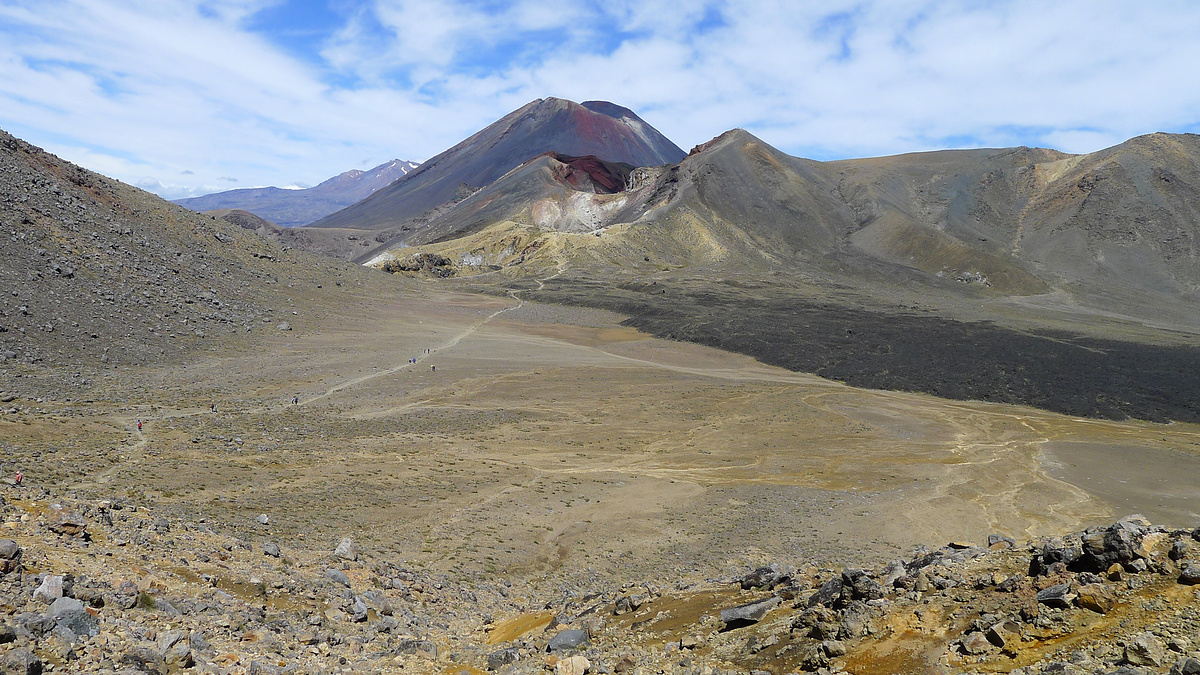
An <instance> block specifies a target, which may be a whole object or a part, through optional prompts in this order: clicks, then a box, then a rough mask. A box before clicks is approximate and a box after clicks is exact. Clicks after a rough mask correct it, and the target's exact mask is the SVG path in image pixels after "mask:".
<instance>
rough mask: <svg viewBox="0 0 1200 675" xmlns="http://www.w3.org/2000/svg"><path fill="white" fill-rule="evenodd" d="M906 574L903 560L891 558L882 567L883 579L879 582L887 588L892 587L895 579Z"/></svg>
mask: <svg viewBox="0 0 1200 675" xmlns="http://www.w3.org/2000/svg"><path fill="white" fill-rule="evenodd" d="M906 576H908V568H907V567H905V566H904V561H903V560H893V561H892V562H890V563H888V564H887V567H884V568H883V580H882V581H881V583H882V584H883V585H884V586H885V587H887V588H892V587H894V586H895V585H896V582H897V581H899V580H900V579H903V578H904V577H906Z"/></svg>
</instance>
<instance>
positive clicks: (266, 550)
mask: <svg viewBox="0 0 1200 675" xmlns="http://www.w3.org/2000/svg"><path fill="white" fill-rule="evenodd" d="M263 555H269V556H271V557H272V558H278V557H279V556H280V555H282V552H281V551H280V550H279V544H276V543H275V542H272V541H268V542H267V543H265V544H263Z"/></svg>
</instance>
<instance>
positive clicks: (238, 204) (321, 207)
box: [175, 159, 417, 227]
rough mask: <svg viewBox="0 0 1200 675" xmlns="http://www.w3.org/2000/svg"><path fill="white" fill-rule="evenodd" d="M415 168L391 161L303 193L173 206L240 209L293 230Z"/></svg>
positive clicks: (261, 192) (231, 194)
mask: <svg viewBox="0 0 1200 675" xmlns="http://www.w3.org/2000/svg"><path fill="white" fill-rule="evenodd" d="M415 168H417V163H416V162H409V161H405V160H400V159H393V160H392V161H390V162H384V163H383V164H380V165H379V166H377V167H375V168H373V169H369V170H367V171H360V170H358V169H351V170H350V171H346V172H344V173H340V174H338V175H336V176H334V177H333V178H330V179H329V180H326V181H323V182H322V183H320V184H319V185H316V186H314V187H310V188H305V189H303V190H289V189H284V188H277V187H263V188H243V189H240V190H227V191H225V192H215V193H213V194H209V195H204V196H202V197H192V198H190V199H177V200H175V203H176V204H179V205H180V206H185V207H187V208H189V209H192V210H193V211H216V210H223V209H242V210H244V211H249V212H251V213H253V214H255V215H257V216H259V217H260V218H265V219H266V220H269V221H271V222H273V223H276V224H278V225H281V226H283V227H296V226H299V225H304V224H306V223H311V222H313V221H314V220H319V219H321V218H324V217H325V216H327V215H329V214H331V213H333V212H335V211H338V210H340V209H344V208H346V207H347V206H350V205H351V204H353V203H355V202H357V201H361V200H363V199H366V198H367V197H369V196H371V194H373V193H374V192H375V191H377V190H380V189H382V188H385V187H387V186H388V185H390V184H391V183H392V182H393V181H395V180H398V179H399V178H401V177H402V176H404V175H405V174H406V173H408V172H410V171H412V170H413V169H415Z"/></svg>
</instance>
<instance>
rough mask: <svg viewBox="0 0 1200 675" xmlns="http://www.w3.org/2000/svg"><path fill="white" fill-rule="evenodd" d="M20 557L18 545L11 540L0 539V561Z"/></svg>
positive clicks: (19, 546)
mask: <svg viewBox="0 0 1200 675" xmlns="http://www.w3.org/2000/svg"><path fill="white" fill-rule="evenodd" d="M20 557H21V545H20V544H18V543H17V542H15V541H13V540H12V539H0V560H15V559H17V558H20Z"/></svg>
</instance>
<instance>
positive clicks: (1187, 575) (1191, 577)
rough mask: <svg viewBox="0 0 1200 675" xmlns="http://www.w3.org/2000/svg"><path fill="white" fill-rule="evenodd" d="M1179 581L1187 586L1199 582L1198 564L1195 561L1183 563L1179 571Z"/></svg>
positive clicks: (1199, 567)
mask: <svg viewBox="0 0 1200 675" xmlns="http://www.w3.org/2000/svg"><path fill="white" fill-rule="evenodd" d="M1179 583H1181V584H1187V585H1189V586H1195V585H1196V584H1200V565H1197V564H1195V563H1191V564H1188V565H1184V566H1183V569H1182V570H1180V572H1179Z"/></svg>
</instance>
